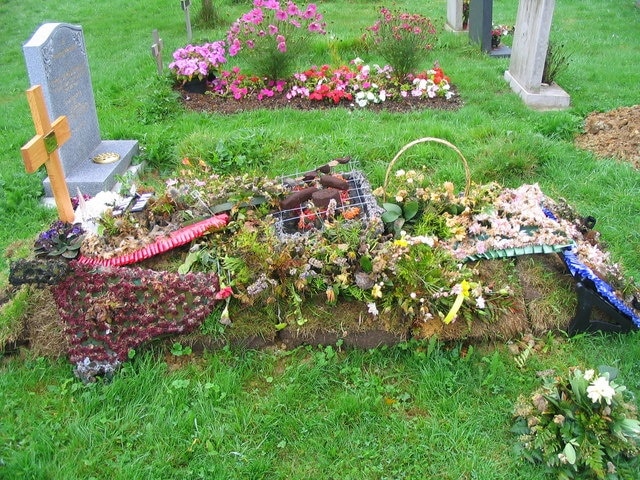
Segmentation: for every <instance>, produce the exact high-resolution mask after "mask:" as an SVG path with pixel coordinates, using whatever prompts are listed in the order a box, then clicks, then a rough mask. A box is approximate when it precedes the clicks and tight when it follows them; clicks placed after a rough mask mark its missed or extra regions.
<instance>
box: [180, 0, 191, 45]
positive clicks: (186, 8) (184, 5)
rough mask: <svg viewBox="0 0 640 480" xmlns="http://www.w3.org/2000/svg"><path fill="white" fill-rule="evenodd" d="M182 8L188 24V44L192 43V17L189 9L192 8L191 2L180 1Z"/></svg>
mask: <svg viewBox="0 0 640 480" xmlns="http://www.w3.org/2000/svg"><path fill="white" fill-rule="evenodd" d="M180 6H181V7H182V10H184V19H185V22H186V23H187V42H191V37H192V33H191V15H190V13H189V7H190V6H191V0H180Z"/></svg>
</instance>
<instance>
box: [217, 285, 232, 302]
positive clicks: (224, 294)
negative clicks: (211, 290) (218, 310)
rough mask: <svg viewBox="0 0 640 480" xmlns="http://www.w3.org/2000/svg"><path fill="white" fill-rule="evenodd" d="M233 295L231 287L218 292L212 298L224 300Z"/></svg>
mask: <svg viewBox="0 0 640 480" xmlns="http://www.w3.org/2000/svg"><path fill="white" fill-rule="evenodd" d="M232 294H233V290H232V289H231V287H224V288H222V289H220V290H218V291H217V292H216V294H215V296H214V297H213V298H215V299H216V300H224V299H225V298H228V297H230V296H231V295H232Z"/></svg>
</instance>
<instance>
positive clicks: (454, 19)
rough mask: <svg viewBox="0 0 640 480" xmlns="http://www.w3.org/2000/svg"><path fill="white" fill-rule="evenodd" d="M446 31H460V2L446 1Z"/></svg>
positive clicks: (457, 0)
mask: <svg viewBox="0 0 640 480" xmlns="http://www.w3.org/2000/svg"><path fill="white" fill-rule="evenodd" d="M445 27H446V28H447V30H450V31H452V32H460V31H462V29H463V28H462V0H447V23H446V24H445Z"/></svg>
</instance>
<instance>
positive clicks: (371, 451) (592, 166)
mask: <svg viewBox="0 0 640 480" xmlns="http://www.w3.org/2000/svg"><path fill="white" fill-rule="evenodd" d="M192 3H193V4H194V5H193V6H194V7H197V6H198V5H199V2H192ZM215 3H216V5H217V6H218V8H219V13H220V14H221V16H222V17H223V18H224V19H225V23H224V24H223V25H221V26H220V27H217V28H213V29H210V28H204V27H200V26H197V25H196V26H194V42H200V41H205V40H212V41H213V40H217V39H221V38H222V37H223V35H224V31H225V29H226V26H227V25H228V24H229V23H230V22H231V21H233V20H234V19H235V18H236V17H237V16H238V15H239V14H241V13H243V12H245V11H246V10H247V8H248V5H249V2H247V1H240V0H235V1H232V0H219V1H217V2H215ZM396 5H397V6H398V7H399V8H401V9H403V10H406V11H411V12H416V13H422V14H424V15H427V16H429V17H430V18H431V19H432V20H433V21H434V22H435V23H436V25H437V26H438V28H439V30H440V31H441V33H440V34H439V37H438V42H437V45H436V46H435V48H434V50H433V51H432V52H430V53H429V54H428V56H426V58H425V59H424V65H423V67H425V68H426V67H429V66H431V65H432V64H433V62H434V61H438V62H439V64H440V66H441V67H442V68H443V69H444V70H445V72H446V73H447V74H448V75H449V76H450V77H451V81H452V83H453V84H454V86H455V88H456V90H457V92H459V94H460V95H461V96H462V98H463V101H464V106H463V107H462V108H460V109H458V110H451V111H449V110H424V111H416V112H412V113H408V114H394V113H384V112H383V113H374V112H370V111H366V110H356V111H353V112H349V111H348V110H347V109H333V110H316V111H313V110H310V111H295V110H289V109H285V110H278V111H266V110H258V111H250V112H243V113H239V114H235V115H231V116H223V115H219V114H201V113H195V112H191V111H188V110H186V109H184V108H183V107H181V106H180V105H179V103H178V102H177V100H176V96H175V94H174V93H173V92H172V90H171V88H170V82H169V81H167V79H164V78H160V79H159V78H157V74H156V65H155V61H154V59H153V58H152V57H151V55H150V54H149V50H150V46H151V43H152V37H151V32H152V30H153V29H158V30H159V31H160V34H161V36H162V38H163V39H164V45H165V65H166V63H168V57H169V55H170V52H172V51H173V50H175V49H177V48H179V47H181V46H183V45H184V44H185V40H186V35H185V24H184V15H183V12H182V11H181V9H180V4H179V2H176V1H173V0H171V1H170V0H112V1H110V2H90V1H88V0H77V1H75V2H36V1H34V0H24V1H22V2H10V1H6V0H4V1H3V0H0V16H1V17H2V18H3V19H4V20H5V21H4V22H3V23H4V28H3V29H2V30H1V31H0V44H1V45H2V48H0V64H1V65H2V67H3V68H2V70H3V76H4V81H3V83H2V86H1V87H0V105H1V106H2V111H3V115H2V116H0V147H1V148H0V251H2V252H4V253H5V254H4V255H2V256H1V257H0V288H3V287H5V286H6V285H7V283H8V280H7V278H8V272H9V261H10V259H11V258H16V257H20V256H25V255H26V254H27V253H28V251H29V250H30V248H31V246H32V243H33V239H34V238H35V236H36V235H37V234H38V233H39V232H41V231H43V230H45V229H46V228H47V226H48V224H49V223H50V222H51V221H52V220H53V219H54V218H55V212H52V211H51V210H49V209H46V208H44V207H42V206H41V205H40V197H41V195H42V189H41V180H42V178H43V172H38V174H34V175H28V174H26V172H25V171H24V168H23V164H22V160H21V157H20V152H19V150H20V147H21V146H22V145H24V144H25V143H26V142H27V141H28V140H29V139H30V138H31V137H32V136H33V133H34V129H33V123H32V120H31V117H30V114H29V109H28V105H27V102H26V97H25V94H24V91H25V90H26V88H28V78H27V74H26V68H25V65H24V59H23V56H22V50H21V46H22V44H23V43H24V42H25V41H26V40H27V39H28V38H29V37H30V36H31V34H32V33H33V32H34V31H35V30H36V28H37V27H38V26H39V25H40V24H41V23H43V22H68V23H72V24H80V25H82V27H83V30H84V35H85V40H86V45H87V51H88V57H89V63H90V69H91V74H92V81H93V87H94V93H95V98H96V106H97V111H98V118H99V122H100V130H101V133H102V136H103V138H106V139H137V140H138V141H139V142H140V144H141V146H142V148H143V153H142V154H141V156H140V160H144V161H145V162H146V165H147V167H146V169H147V170H146V172H145V173H143V175H144V174H147V175H152V174H156V173H160V174H170V173H171V172H172V171H173V170H174V168H176V167H177V166H178V165H179V160H180V159H181V158H182V157H183V156H184V155H194V156H195V155H197V154H206V152H207V151H208V150H210V149H211V148H215V146H216V145H219V144H223V145H225V146H227V147H228V148H230V149H243V151H244V152H245V153H246V154H247V157H248V158H252V156H253V157H254V158H255V156H257V155H260V159H261V161H260V165H259V166H260V169H261V170H260V171H261V173H262V174H264V175H274V176H275V175H278V174H287V173H292V172H294V171H302V170H304V169H305V168H310V167H313V166H316V165H321V164H323V163H325V162H326V161H328V160H330V159H332V158H336V157H341V156H345V155H350V156H352V157H354V158H356V159H358V161H359V162H360V164H361V165H362V168H363V170H364V171H365V172H366V174H367V176H368V178H369V179H370V180H371V183H372V184H374V185H380V184H381V183H382V180H383V176H384V173H385V169H386V166H387V164H388V162H389V161H390V160H391V158H393V156H394V154H395V153H396V152H397V151H398V150H399V149H400V148H401V147H402V146H403V145H405V144H406V143H408V142H410V141H412V140H414V139H416V138H420V137H426V136H431V137H440V138H443V139H446V140H448V141H449V142H451V143H453V144H455V145H456V146H457V147H458V148H460V150H461V151H462V152H464V155H465V156H466V158H467V159H468V160H469V163H470V168H471V177H472V179H473V180H474V181H475V182H477V183H483V182H489V181H498V182H500V183H502V184H504V185H507V186H513V187H515V186H518V185H521V184H523V183H535V182H537V183H539V184H540V186H541V188H542V190H543V191H544V192H545V193H546V194H547V195H549V196H550V197H552V198H560V197H562V198H566V199H567V201H568V202H569V203H570V204H571V205H573V206H574V207H575V208H576V209H577V210H578V211H579V212H580V213H581V214H583V215H592V216H593V217H595V218H596V219H597V227H596V228H597V229H598V230H599V231H600V232H601V234H602V237H601V238H602V240H603V241H604V243H605V244H606V246H607V248H608V250H609V251H610V252H611V256H612V261H614V262H618V263H620V264H621V265H622V267H623V268H624V270H625V272H627V274H628V275H629V276H633V277H634V278H636V279H637V278H640V255H639V253H640V220H639V218H640V208H639V203H638V198H639V196H640V173H639V172H638V171H637V170H634V169H633V168H632V167H631V166H630V165H629V164H627V163H625V162H620V161H617V160H615V159H612V158H598V157H596V156H595V155H594V154H592V153H590V152H587V151H584V150H580V149H577V148H576V147H575V146H574V144H573V140H574V138H575V136H576V135H578V134H579V133H580V132H581V131H582V126H583V122H584V119H585V117H586V116H587V115H588V114H589V113H591V112H593V111H607V110H611V109H614V108H616V107H621V106H631V105H636V104H638V103H640V90H638V85H640V69H638V65H639V64H640V49H638V48H637V42H638V38H639V37H640V9H639V8H637V7H636V6H635V2H634V1H631V0H626V1H622V0H600V1H598V2H584V1H582V0H566V1H563V2H557V5H556V8H555V13H554V21H553V28H552V34H551V36H552V39H553V40H554V41H555V42H556V43H557V44H561V45H563V48H565V49H566V51H567V52H569V53H570V54H571V63H570V65H569V68H568V69H567V70H566V71H564V72H563V73H562V74H561V75H560V77H559V78H558V79H557V82H558V84H559V85H560V86H562V88H563V89H564V90H565V91H567V92H568V93H569V94H570V96H571V107H570V108H569V109H567V110H565V111H556V112H536V111H532V110H529V109H528V108H527V107H525V106H524V105H523V104H522V102H521V101H520V99H519V98H517V96H516V95H515V94H513V93H512V92H511V90H510V89H509V87H508V85H507V84H506V82H505V81H504V80H503V73H504V71H505V70H506V69H507V68H508V66H509V60H508V59H494V58H490V57H489V56H487V55H485V54H482V53H481V52H480V51H479V48H478V47H477V46H475V45H469V43H468V37H467V36H466V35H455V34H452V33H446V32H444V31H443V26H444V19H445V13H446V2H445V1H444V0H423V1H420V2H418V1H416V0H407V1H403V2H396ZM378 8H379V4H378V3H376V2H372V1H369V0H350V1H337V0H327V1H324V2H320V3H319V9H320V10H321V11H322V12H323V13H324V15H325V20H326V21H327V23H328V26H327V28H328V30H329V35H328V36H327V37H326V39H325V40H326V41H323V42H317V44H314V45H313V47H312V49H311V51H310V52H309V59H310V61H314V62H318V63H319V62H333V61H338V62H339V61H342V62H347V61H349V60H350V59H351V56H352V54H353V53H354V52H357V45H358V38H359V36H360V35H361V34H362V32H363V29H364V28H365V27H366V26H368V25H370V24H372V23H373V21H374V20H375V19H376V17H377V11H378ZM516 9H517V2H508V1H506V0H495V1H494V5H493V14H494V19H493V20H494V23H496V24H498V23H499V24H513V23H514V22H515V16H516ZM196 17H197V15H196V12H193V18H194V19H195V18H196ZM329 52H332V53H331V55H329ZM614 57H615V61H613V58H614ZM366 60H367V61H369V62H371V63H373V62H374V61H380V60H379V59H375V58H372V59H366ZM380 63H382V62H380ZM405 159H406V160H405V161H406V166H407V167H409V166H419V165H424V164H426V165H427V166H428V167H429V168H430V171H431V172H432V173H433V178H434V182H441V181H443V180H452V181H454V182H455V183H456V184H458V185H461V184H462V182H463V181H464V173H463V172H462V169H461V168H459V165H457V164H456V158H455V156H453V155H451V152H446V151H443V150H442V149H440V148H439V147H438V146H434V145H421V146H419V147H416V148H415V149H414V150H412V151H411V153H410V154H408V155H407V156H406V157H405ZM256 166H257V165H256ZM29 298H30V297H29V291H28V290H25V291H23V292H22V293H21V294H20V298H19V301H16V302H14V304H13V305H12V307H11V308H12V310H8V309H4V310H2V311H0V321H1V322H2V323H0V333H1V332H3V329H4V328H11V322H12V321H15V319H16V318H18V317H19V316H20V312H21V309H22V308H23V307H24V306H25V305H28V302H29ZM338 308H339V306H338ZM337 312H339V310H337ZM338 314H339V313H338ZM516 341H517V339H516ZM639 359H640V333H632V334H628V335H608V336H605V335H600V334H594V335H579V336H576V337H573V338H566V337H565V336H564V335H563V334H562V333H558V332H554V333H550V334H549V335H545V336H543V337H542V338H540V339H537V340H536V348H535V349H533V350H532V352H531V355H530V356H529V357H528V358H526V360H524V361H523V362H517V361H516V358H515V357H514V355H513V354H512V353H510V351H509V348H508V346H507V345H506V343H505V342H496V343H493V344H491V345H474V346H462V345H457V344H453V345H445V344H441V343H439V342H437V341H435V340H433V341H430V342H427V343H417V342H409V343H408V344H405V345H400V346H396V347H392V348H378V349H374V350H370V351H360V350H350V349H344V348H342V347H341V346H323V347H320V346H309V347H301V348H298V349H295V350H293V351H287V350H280V349H277V348H276V349H272V350H267V351H248V350H242V349H237V348H234V347H231V346H229V347H226V348H224V349H223V350H221V351H216V352H211V353H206V354H204V355H198V356H195V355H192V356H189V357H187V361H186V362H179V360H181V358H176V357H174V356H171V355H165V354H164V352H163V351H162V350H161V349H160V348H155V347H154V348H150V349H147V350H145V351H141V352H138V353H137V354H136V356H135V358H133V359H132V361H131V362H128V363H127V364H126V365H125V366H124V367H123V368H122V369H121V371H120V372H119V373H118V375H117V376H116V377H115V378H114V380H113V381H112V382H110V383H102V382H98V383H94V384H89V385H83V384H82V383H80V382H78V381H77V380H76V379H75V377H74V376H73V374H72V368H71V366H70V365H69V363H68V362H67V361H66V359H64V358H39V357H36V356H34V355H32V354H31V353H30V352H29V351H23V352H21V353H20V354H19V355H12V356H4V357H2V358H1V359H0V361H1V363H0V372H1V375H0V412H1V415H0V478H7V479H13V478H16V479H17V478H27V479H28V478H33V479H67V478H79V479H91V478H95V479H102V478H113V479H120V478H122V479H135V478H140V479H142V478H144V479H156V478H157V479H167V478H194V479H195V478H220V479H222V478H224V479H227V478H243V479H244V478H256V479H257V478H282V479H285V478H286V479H294V478H295V479H297V478H300V479H303V478H343V479H369V478H371V479H387V478H388V479H391V478H397V479H400V478H407V479H414V478H438V479H502V478H504V479H516V478H520V479H542V478H551V477H549V476H548V475H547V474H546V473H545V472H544V469H543V468H541V467H539V466H538V467H536V466H532V465H529V464H526V463H524V461H523V460H522V459H521V458H519V457H518V456H517V455H515V453H514V452H513V451H512V448H511V445H512V444H513V443H514V435H513V434H512V433H511V432H510V426H511V415H512V411H513V406H514V403H515V402H516V400H517V398H518V397H519V396H520V395H528V394H530V392H531V391H532V390H533V389H534V388H536V387H537V386H538V385H539V383H540V379H539V378H538V377H537V376H536V372H538V371H541V370H547V369H550V368H556V369H559V371H564V370H565V369H566V368H567V367H569V366H573V365H582V366H583V367H585V368H589V367H597V366H599V365H610V366H614V367H616V368H617V369H619V371H620V377H619V380H621V381H622V383H624V384H625V385H626V386H627V387H628V388H629V389H630V390H631V391H633V392H635V393H636V394H638V393H639V392H640V360H639ZM177 363H180V368H175V367H176V364H177ZM629 467H630V468H633V467H635V468H637V467H638V465H637V463H636V464H630V465H629ZM636 472H637V470H636ZM626 478H640V475H638V474H637V473H630V474H629V476H628V477H626Z"/></svg>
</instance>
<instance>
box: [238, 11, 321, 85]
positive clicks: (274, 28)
mask: <svg viewBox="0 0 640 480" xmlns="http://www.w3.org/2000/svg"><path fill="white" fill-rule="evenodd" d="M253 6H254V8H253V9H252V10H250V11H249V12H247V13H245V14H244V15H242V16H241V17H240V18H238V19H237V20H236V21H235V22H234V23H233V24H232V25H231V27H230V28H229V30H228V31H227V43H228V45H229V55H230V56H232V57H234V56H236V55H240V56H241V58H244V59H245V60H246V61H247V63H248V64H249V65H250V69H251V71H252V72H253V73H254V74H256V75H257V76H258V77H266V78H268V79H269V80H280V79H283V78H286V77H287V76H288V75H290V73H291V71H292V69H293V68H294V65H295V63H296V61H297V60H298V58H299V56H300V54H301V53H303V52H304V50H305V46H306V43H307V42H306V40H307V39H308V36H309V34H310V33H311V34H320V35H322V34H324V33H325V24H324V23H323V22H322V15H321V14H320V13H319V12H318V10H317V7H316V5H315V4H313V3H312V4H309V5H308V6H307V7H306V8H304V9H302V8H300V7H298V6H297V5H296V4H295V3H294V2H292V1H288V2H287V3H286V5H281V4H280V2H278V1H276V0H254V2H253Z"/></svg>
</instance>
